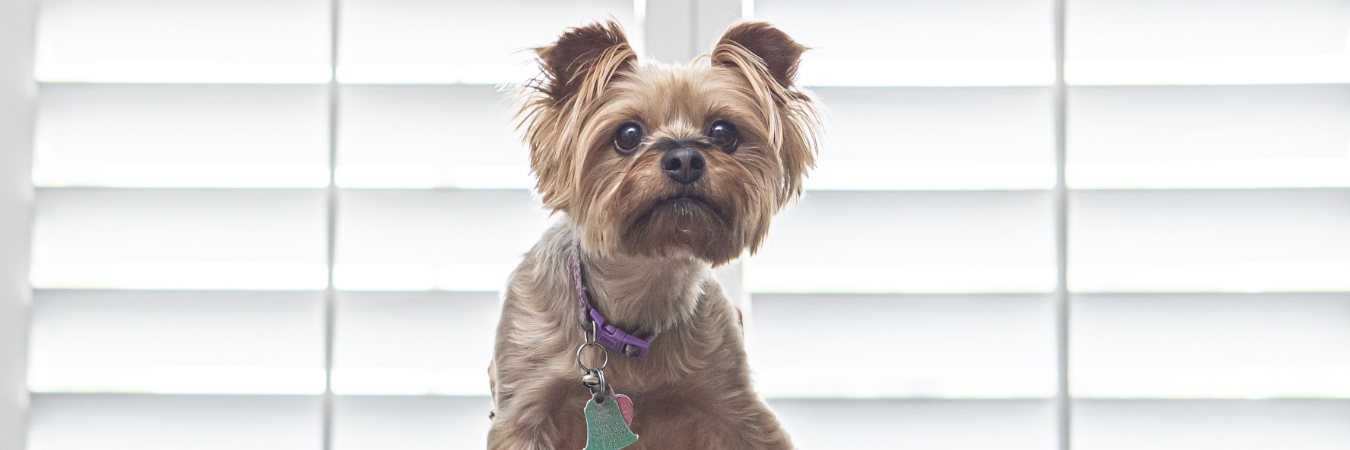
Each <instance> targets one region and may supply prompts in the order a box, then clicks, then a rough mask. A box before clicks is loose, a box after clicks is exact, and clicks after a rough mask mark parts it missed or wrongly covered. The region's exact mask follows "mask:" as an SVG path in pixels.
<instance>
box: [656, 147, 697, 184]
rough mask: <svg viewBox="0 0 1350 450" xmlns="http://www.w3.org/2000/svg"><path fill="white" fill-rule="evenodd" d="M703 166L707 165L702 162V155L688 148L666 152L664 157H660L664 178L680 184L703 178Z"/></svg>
mask: <svg viewBox="0 0 1350 450" xmlns="http://www.w3.org/2000/svg"><path fill="white" fill-rule="evenodd" d="M705 166H707V163H706V162H704V161H703V155H702V154H700V153H699V152H698V150H695V149H693V148H690V147H680V148H677V149H674V150H671V151H668V152H666V156H663V157H661V169H663V170H665V171H666V176H669V177H670V179H672V180H675V181H677V182H679V183H680V184H689V183H693V182H695V181H698V179H699V177H702V176H703V168H704V167H705Z"/></svg>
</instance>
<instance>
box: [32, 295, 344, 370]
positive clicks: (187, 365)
mask: <svg viewBox="0 0 1350 450" xmlns="http://www.w3.org/2000/svg"><path fill="white" fill-rule="evenodd" d="M322 297H323V296H322V294H321V293H319V292H201V291H196V292H182V291H179V292H174V291H73V290H72V291H67V290H39V291H37V293H36V295H35V301H34V307H33V329H32V334H31V342H30V350H29V354H30V356H29V374H28V386H29V389H31V390H33V391H34V392H146V393H210V394H219V393H249V394H252V393H278V394H296V393H309V394H316V393H319V392H323V385H324V376H323V311H322V309H323V298H322Z"/></svg>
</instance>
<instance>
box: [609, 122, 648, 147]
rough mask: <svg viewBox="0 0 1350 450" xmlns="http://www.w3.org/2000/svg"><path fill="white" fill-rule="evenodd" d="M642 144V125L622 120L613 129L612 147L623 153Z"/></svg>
mask: <svg viewBox="0 0 1350 450" xmlns="http://www.w3.org/2000/svg"><path fill="white" fill-rule="evenodd" d="M640 144H642V127H641V126H639V125H638V124H637V123H634V122H624V123H623V124H621V125H619V129H617V130H614V148H615V149H618V150H619V153H623V154H625V155H627V154H629V153H633V150H637V148H638V145H640Z"/></svg>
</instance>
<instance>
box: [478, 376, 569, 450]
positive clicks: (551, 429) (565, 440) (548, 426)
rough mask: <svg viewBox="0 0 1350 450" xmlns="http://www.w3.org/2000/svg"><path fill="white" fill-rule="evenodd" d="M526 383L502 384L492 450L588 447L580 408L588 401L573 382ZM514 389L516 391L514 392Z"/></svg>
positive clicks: (490, 441) (490, 437) (490, 444)
mask: <svg viewBox="0 0 1350 450" xmlns="http://www.w3.org/2000/svg"><path fill="white" fill-rule="evenodd" d="M522 381H523V380H516V382H515V383H512V384H509V385H508V384H501V381H500V380H499V384H498V386H499V387H501V388H502V389H505V390H509V392H507V393H506V394H507V395H502V396H500V401H501V402H502V403H499V404H497V405H496V407H497V410H496V415H495V417H494V418H493V419H492V428H491V429H490V430H489V431H488V445H487V448H488V449H490V450H568V449H580V448H582V447H585V446H586V421H585V416H584V415H583V414H582V413H581V408H582V406H583V405H585V401H586V399H587V398H588V397H587V395H586V390H585V389H581V388H579V387H578V386H577V385H576V384H577V382H576V380H574V379H554V380H548V381H544V380H537V381H536V382H534V383H529V385H528V386H521V384H520V383H521V382H522ZM512 388H514V389H512Z"/></svg>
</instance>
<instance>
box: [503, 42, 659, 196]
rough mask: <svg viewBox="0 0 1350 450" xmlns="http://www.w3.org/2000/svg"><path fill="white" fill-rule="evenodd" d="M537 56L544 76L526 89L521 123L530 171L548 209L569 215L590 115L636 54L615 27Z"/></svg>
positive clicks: (633, 62) (546, 49)
mask: <svg viewBox="0 0 1350 450" xmlns="http://www.w3.org/2000/svg"><path fill="white" fill-rule="evenodd" d="M535 53H536V54H537V55H538V56H539V68H540V70H541V71H542V72H543V75H542V76H540V77H539V78H536V79H534V80H533V81H531V82H530V84H528V85H526V86H525V87H526V90H525V97H524V99H525V103H524V104H523V105H522V107H521V110H520V112H519V113H517V115H516V118H517V120H519V122H518V123H519V126H520V128H521V129H522V130H524V131H525V142H527V143H528V144H529V145H530V169H531V170H532V171H534V173H535V176H536V177H538V179H537V180H536V182H535V189H536V190H538V191H539V194H540V195H541V196H542V197H543V200H544V206H545V207H547V208H549V209H551V210H555V211H568V210H569V209H571V206H572V204H573V203H574V202H573V199H574V198H575V195H576V191H577V190H578V189H580V185H581V178H580V177H581V172H582V170H581V168H582V162H583V160H584V158H583V156H584V154H585V152H584V151H581V149H579V146H580V145H582V144H581V143H580V142H579V139H580V137H579V133H580V132H581V130H582V129H583V128H585V125H586V124H585V118H586V116H587V115H586V111H587V110H588V109H589V108H591V107H592V106H593V105H594V104H595V102H596V100H598V99H599V98H600V94H601V92H603V91H604V89H605V86H606V85H608V84H609V82H610V80H611V79H613V78H614V76H615V74H617V73H619V72H620V71H622V70H631V68H632V67H633V66H634V65H636V64H637V53H635V52H634V51H633V48H632V47H630V46H629V45H628V38H626V37H624V35H623V29H622V28H620V27H619V24H618V23H615V22H612V21H611V22H605V23H596V24H591V25H587V26H584V27H580V28H572V29H570V30H567V31H566V32H564V33H563V35H562V36H561V37H559V38H558V42H555V43H553V45H550V46H548V47H544V48H540V49H537V50H535Z"/></svg>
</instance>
